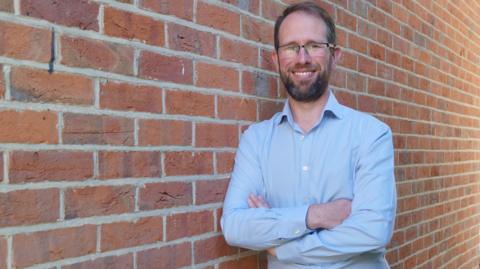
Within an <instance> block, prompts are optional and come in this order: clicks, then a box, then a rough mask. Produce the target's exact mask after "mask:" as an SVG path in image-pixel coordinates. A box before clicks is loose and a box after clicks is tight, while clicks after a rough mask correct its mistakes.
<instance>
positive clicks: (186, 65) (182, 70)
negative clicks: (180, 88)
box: [139, 51, 193, 84]
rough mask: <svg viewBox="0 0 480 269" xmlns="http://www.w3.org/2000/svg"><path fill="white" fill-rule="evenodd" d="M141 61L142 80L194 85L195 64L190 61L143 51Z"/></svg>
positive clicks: (140, 73) (140, 72)
mask: <svg viewBox="0 0 480 269" xmlns="http://www.w3.org/2000/svg"><path fill="white" fill-rule="evenodd" d="M139 61H140V64H139V76H140V77H141V78H146V79H156V80H164V81H170V82H175V83H183V84H192V82H193V64H192V60H190V59H185V58H178V57H175V56H165V55H160V54H156V53H153V52H149V51H142V53H141V55H140V59H139Z"/></svg>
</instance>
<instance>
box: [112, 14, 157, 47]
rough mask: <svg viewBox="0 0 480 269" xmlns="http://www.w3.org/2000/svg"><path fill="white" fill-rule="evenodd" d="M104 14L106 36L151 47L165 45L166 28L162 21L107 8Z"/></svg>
mask: <svg viewBox="0 0 480 269" xmlns="http://www.w3.org/2000/svg"><path fill="white" fill-rule="evenodd" d="M104 12H105V13H104V25H105V26H104V29H105V34H107V35H110V36H116V37H121V38H127V39H135V40H139V41H142V42H145V43H147V44H149V45H155V46H163V45H164V44H165V26H164V23H163V22H162V21H159V20H155V19H153V18H150V17H147V16H142V15H138V14H134V13H130V12H126V11H123V10H119V9H115V8H111V7H106V8H105V11H104Z"/></svg>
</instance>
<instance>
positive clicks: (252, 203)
mask: <svg viewBox="0 0 480 269" xmlns="http://www.w3.org/2000/svg"><path fill="white" fill-rule="evenodd" d="M247 203H248V206H249V207H251V208H259V207H263V208H270V205H269V204H268V203H267V201H265V199H264V198H263V197H262V196H257V195H254V194H250V195H249V196H248V200H247Z"/></svg>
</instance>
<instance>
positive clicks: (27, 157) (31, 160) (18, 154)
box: [8, 150, 93, 183]
mask: <svg viewBox="0 0 480 269" xmlns="http://www.w3.org/2000/svg"><path fill="white" fill-rule="evenodd" d="M9 159H10V160H9V171H8V173H9V180H10V182H12V183H27V182H39V181H64V180H68V181H74V180H85V179H89V178H91V177H92V176H93V155H92V153H90V152H76V151H53V150H52V151H14V152H11V153H10V156H9Z"/></svg>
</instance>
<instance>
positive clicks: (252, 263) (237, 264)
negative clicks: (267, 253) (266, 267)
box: [218, 255, 258, 269]
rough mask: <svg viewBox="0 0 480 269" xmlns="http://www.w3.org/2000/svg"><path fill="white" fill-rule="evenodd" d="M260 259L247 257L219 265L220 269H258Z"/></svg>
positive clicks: (254, 256)
mask: <svg viewBox="0 0 480 269" xmlns="http://www.w3.org/2000/svg"><path fill="white" fill-rule="evenodd" d="M257 260H258V257H257V256H256V255H253V256H247V257H243V258H239V259H235V260H231V261H227V262H223V263H221V264H220V265H219V267H218V268H219V269H243V268H257Z"/></svg>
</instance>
